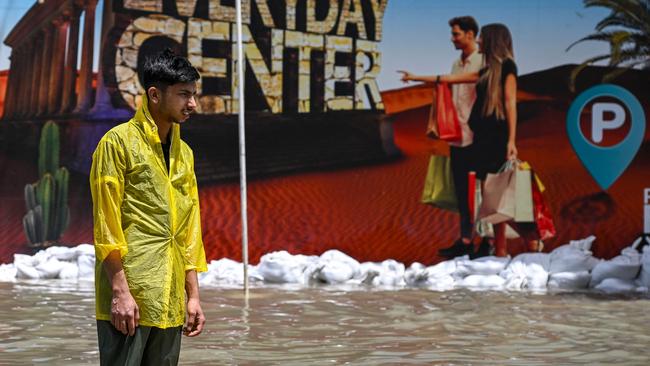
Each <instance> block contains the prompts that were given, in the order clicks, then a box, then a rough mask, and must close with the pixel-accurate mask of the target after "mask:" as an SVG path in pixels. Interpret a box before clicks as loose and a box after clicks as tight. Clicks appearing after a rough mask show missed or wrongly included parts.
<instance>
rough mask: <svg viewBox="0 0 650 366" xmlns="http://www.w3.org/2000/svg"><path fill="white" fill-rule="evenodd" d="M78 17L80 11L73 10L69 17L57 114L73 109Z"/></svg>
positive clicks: (77, 47) (77, 46)
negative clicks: (66, 52)
mask: <svg viewBox="0 0 650 366" xmlns="http://www.w3.org/2000/svg"><path fill="white" fill-rule="evenodd" d="M79 15H80V10H79V9H74V10H73V11H72V14H71V16H70V32H69V33H68V54H67V56H66V61H65V72H64V80H63V100H62V102H61V109H60V110H59V114H64V113H66V112H69V111H71V110H72V108H74V102H75V86H76V82H77V52H78V49H79Z"/></svg>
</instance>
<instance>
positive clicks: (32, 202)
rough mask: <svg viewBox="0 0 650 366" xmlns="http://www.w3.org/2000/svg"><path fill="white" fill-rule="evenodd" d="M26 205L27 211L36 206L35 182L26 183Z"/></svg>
mask: <svg viewBox="0 0 650 366" xmlns="http://www.w3.org/2000/svg"><path fill="white" fill-rule="evenodd" d="M25 205H26V207H27V212H29V210H33V209H34V208H36V194H35V193H34V185H33V184H25Z"/></svg>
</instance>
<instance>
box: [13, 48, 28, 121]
mask: <svg viewBox="0 0 650 366" xmlns="http://www.w3.org/2000/svg"><path fill="white" fill-rule="evenodd" d="M28 63H29V52H28V50H27V48H26V47H25V46H24V45H20V46H19V50H18V80H17V83H16V92H17V93H16V96H17V97H18V99H17V100H16V102H15V104H16V114H15V116H16V117H18V118H22V117H24V116H25V115H26V114H27V113H26V112H27V109H26V108H25V107H26V103H25V96H26V95H27V93H26V92H27V91H28V90H27V89H28V88H27V85H25V84H26V82H25V81H26V80H25V79H26V77H27V75H29V73H28V69H27V68H28V67H29V65H28Z"/></svg>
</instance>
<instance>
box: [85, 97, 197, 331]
mask: <svg viewBox="0 0 650 366" xmlns="http://www.w3.org/2000/svg"><path fill="white" fill-rule="evenodd" d="M170 133H171V135H170V137H171V147H170V153H169V160H170V161H169V163H170V171H169V172H168V171H167V167H166V164H165V158H164V156H163V151H162V146H161V144H160V137H159V136H158V132H157V127H156V124H155V123H154V122H153V119H152V117H151V114H150V113H149V110H148V108H147V97H146V95H145V96H143V98H142V106H141V107H140V108H138V110H137V112H136V114H135V116H134V117H133V118H132V119H131V120H130V121H128V122H126V123H123V124H121V125H118V126H116V127H114V128H113V129H111V130H110V131H108V132H107V133H106V135H104V137H103V138H102V139H101V140H100V141H99V144H98V145H97V149H96V150H95V153H94V154H93V164H92V168H91V171H90V188H91V193H92V198H93V216H94V237H95V254H96V264H95V289H96V290H95V296H96V313H97V319H99V320H110V318H111V298H112V290H111V286H110V282H109V280H108V277H107V275H106V272H105V270H104V268H103V261H104V259H105V258H106V256H108V254H109V253H110V252H111V251H113V250H119V252H120V255H121V257H122V265H123V267H124V272H125V274H126V278H127V282H128V284H129V289H130V290H131V294H132V295H133V297H134V299H135V301H136V303H137V304H138V307H139V308H140V324H141V325H144V326H153V327H158V328H170V327H177V326H181V325H182V324H183V322H184V320H185V271H188V270H196V271H197V272H205V271H206V270H207V265H206V261H205V251H204V249H203V241H202V238H201V216H200V212H199V197H198V190H197V185H196V177H195V175H194V157H193V154H192V150H191V149H190V147H189V146H187V144H186V143H185V142H183V141H182V140H181V139H180V126H179V125H178V124H176V123H175V124H174V125H173V127H172V129H171V130H170Z"/></svg>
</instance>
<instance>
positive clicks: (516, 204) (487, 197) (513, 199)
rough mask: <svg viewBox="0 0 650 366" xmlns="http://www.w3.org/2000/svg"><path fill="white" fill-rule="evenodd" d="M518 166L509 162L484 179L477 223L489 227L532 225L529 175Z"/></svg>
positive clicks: (514, 161) (516, 163)
mask: <svg viewBox="0 0 650 366" xmlns="http://www.w3.org/2000/svg"><path fill="white" fill-rule="evenodd" d="M520 163H521V162H520V161H518V160H509V161H507V162H506V163H505V164H504V165H503V167H501V169H500V170H499V172H498V173H496V174H491V173H490V174H488V175H487V178H486V179H485V189H484V192H483V202H482V203H481V206H480V208H479V214H478V218H479V219H481V220H484V221H486V222H488V223H491V224H498V223H501V222H507V221H511V220H512V221H515V222H533V221H534V213H533V197H532V188H531V186H532V179H531V173H530V170H525V169H520V168H519V164H520Z"/></svg>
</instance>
